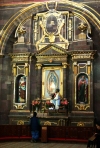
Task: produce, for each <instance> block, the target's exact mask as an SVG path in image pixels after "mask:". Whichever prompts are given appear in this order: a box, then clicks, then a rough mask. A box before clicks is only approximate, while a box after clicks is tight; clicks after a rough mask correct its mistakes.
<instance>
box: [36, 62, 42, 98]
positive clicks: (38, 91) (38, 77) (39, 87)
mask: <svg viewBox="0 0 100 148" xmlns="http://www.w3.org/2000/svg"><path fill="white" fill-rule="evenodd" d="M36 67H37V69H38V72H37V74H38V75H37V98H41V87H42V70H41V67H42V64H36Z"/></svg>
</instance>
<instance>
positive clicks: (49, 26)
mask: <svg viewBox="0 0 100 148" xmlns="http://www.w3.org/2000/svg"><path fill="white" fill-rule="evenodd" d="M46 31H47V33H56V32H57V18H56V17H55V16H54V15H50V16H49V17H48V18H47V22H46Z"/></svg>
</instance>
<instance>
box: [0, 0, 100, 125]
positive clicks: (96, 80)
mask: <svg viewBox="0 0 100 148" xmlns="http://www.w3.org/2000/svg"><path fill="white" fill-rule="evenodd" d="M16 2H17V1H16ZM83 2H85V1H83ZM5 4H6V3H5ZM30 4H31V3H30ZM30 4H18V5H16V4H15V5H10V4H8V5H6V6H4V3H3V2H2V4H1V6H0V30H2V28H3V26H4V25H5V23H6V22H8V21H9V18H10V17H12V16H13V15H14V14H15V13H16V12H17V11H19V10H21V9H22V8H24V7H27V6H29V5H30ZM89 5H90V6H92V7H95V6H94V5H93V3H89ZM95 9H96V10H97V11H98V12H100V7H99V6H98V7H97V6H96V7H95ZM26 26H27V29H29V26H28V25H27V24H26ZM91 32H92V34H91V38H92V40H93V50H97V55H96V57H95V59H94V66H93V104H94V114H95V117H98V116H100V107H99V106H100V32H99V31H98V30H97V29H96V28H95V27H94V26H93V25H92V24H91ZM14 33H15V30H14V31H13V32H12V34H11V35H10V37H9V39H8V41H7V43H6V46H5V51H4V56H3V57H2V58H0V124H8V123H9V117H8V115H9V111H10V109H11V104H12V102H13V74H12V63H11V59H10V57H9V53H12V52H13V44H14V42H15V41H16V38H15V37H14V36H15V34H14ZM76 44H77V43H76ZM90 46H91V45H90ZM28 47H29V49H28V50H29V51H31V46H28ZM69 48H70V49H72V48H73V45H72V46H71V45H70V47H69ZM31 52H34V50H33V49H32V51H31ZM71 63H72V61H71V60H70V58H69V64H70V65H71ZM35 64H36V59H35V57H33V60H32V63H31V66H30V68H31V69H32V70H31V72H30V79H31V83H30V103H31V100H33V99H35V98H37V97H41V95H39V92H38V89H37V88H38V87H39V85H40V81H42V80H41V79H42V78H41V77H38V70H37V69H36V67H35ZM66 75H67V79H68V81H67V82H66V83H67V88H66V96H67V98H68V100H69V102H70V106H69V110H71V109H72V106H71V103H72V102H73V100H72V95H73V94H72V93H73V92H72V76H73V71H72V69H71V67H70V66H69V68H68V71H67V73H66ZM41 83H42V82H41ZM40 91H42V90H40ZM41 93H42V92H41ZM30 109H31V105H30Z"/></svg>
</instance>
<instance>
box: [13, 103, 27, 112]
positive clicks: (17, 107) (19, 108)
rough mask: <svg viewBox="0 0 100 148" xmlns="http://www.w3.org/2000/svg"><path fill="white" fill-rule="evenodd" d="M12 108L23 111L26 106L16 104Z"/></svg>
mask: <svg viewBox="0 0 100 148" xmlns="http://www.w3.org/2000/svg"><path fill="white" fill-rule="evenodd" d="M13 106H14V107H15V108H16V109H18V110H23V109H24V108H25V107H26V104H25V103H24V104H20V103H17V104H14V105H13Z"/></svg>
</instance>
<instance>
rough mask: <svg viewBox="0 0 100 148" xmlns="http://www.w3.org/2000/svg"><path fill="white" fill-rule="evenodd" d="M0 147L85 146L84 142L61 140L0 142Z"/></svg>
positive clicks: (60, 147) (77, 147)
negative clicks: (76, 142) (55, 141)
mask: <svg viewBox="0 0 100 148" xmlns="http://www.w3.org/2000/svg"><path fill="white" fill-rule="evenodd" d="M0 148H86V144H73V143H63V142H62V143H61V142H57V143H54V142H48V143H41V142H38V143H31V142H29V141H28V142H0Z"/></svg>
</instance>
